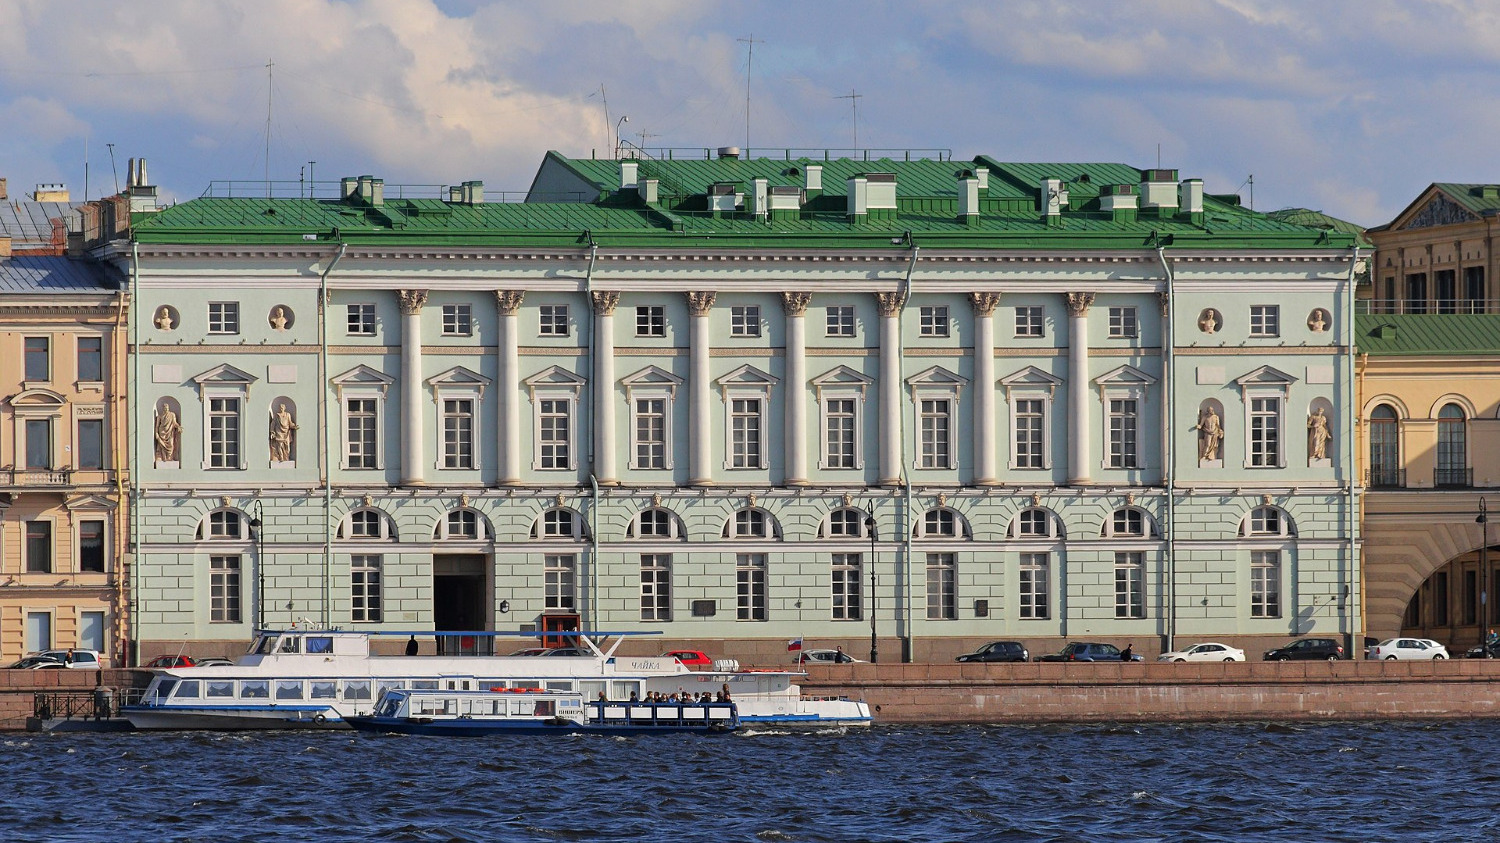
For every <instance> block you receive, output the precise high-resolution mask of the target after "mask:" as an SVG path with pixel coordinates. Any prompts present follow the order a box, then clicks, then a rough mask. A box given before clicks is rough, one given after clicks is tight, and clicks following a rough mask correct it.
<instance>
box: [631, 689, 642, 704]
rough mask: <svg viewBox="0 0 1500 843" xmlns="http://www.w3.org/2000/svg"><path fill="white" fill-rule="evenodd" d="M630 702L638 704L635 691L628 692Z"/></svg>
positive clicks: (638, 700) (638, 698)
mask: <svg viewBox="0 0 1500 843" xmlns="http://www.w3.org/2000/svg"><path fill="white" fill-rule="evenodd" d="M630 701H631V702H640V697H639V696H637V695H636V693H635V691H631V692H630Z"/></svg>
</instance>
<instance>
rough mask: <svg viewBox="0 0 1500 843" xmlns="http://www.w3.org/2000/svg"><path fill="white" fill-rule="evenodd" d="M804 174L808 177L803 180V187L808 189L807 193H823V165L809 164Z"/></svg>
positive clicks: (814, 194)
mask: <svg viewBox="0 0 1500 843" xmlns="http://www.w3.org/2000/svg"><path fill="white" fill-rule="evenodd" d="M804 175H805V177H806V178H805V179H804V180H803V182H802V187H803V188H804V189H805V190H806V191H807V195H808V196H819V195H821V194H822V193H823V165H822V164H808V165H807V168H806V172H805V173H804Z"/></svg>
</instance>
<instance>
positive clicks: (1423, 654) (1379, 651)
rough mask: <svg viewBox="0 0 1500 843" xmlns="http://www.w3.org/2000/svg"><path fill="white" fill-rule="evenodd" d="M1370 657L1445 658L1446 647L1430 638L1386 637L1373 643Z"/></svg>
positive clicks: (1396, 658) (1400, 658) (1446, 654)
mask: <svg viewBox="0 0 1500 843" xmlns="http://www.w3.org/2000/svg"><path fill="white" fill-rule="evenodd" d="M1370 658H1372V659H1381V660H1384V661H1397V660H1407V659H1416V660H1421V659H1446V658H1448V648H1447V647H1444V646H1443V645H1442V644H1439V643H1438V642H1436V641H1433V640H1432V639H1431V638H1387V639H1385V640H1384V641H1382V642H1380V643H1379V644H1376V645H1375V647H1374V648H1373V649H1372V650H1371V655H1370Z"/></svg>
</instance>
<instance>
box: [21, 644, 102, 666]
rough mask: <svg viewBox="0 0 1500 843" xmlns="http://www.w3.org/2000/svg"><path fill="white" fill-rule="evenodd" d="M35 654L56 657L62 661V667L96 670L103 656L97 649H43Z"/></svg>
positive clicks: (49, 657) (43, 656) (48, 657)
mask: <svg viewBox="0 0 1500 843" xmlns="http://www.w3.org/2000/svg"><path fill="white" fill-rule="evenodd" d="M37 655H39V656H41V657H42V658H47V659H56V660H57V661H60V662H62V663H63V666H64V667H71V668H74V669H77V670H98V669H99V668H101V667H103V666H104V661H105V658H104V657H103V656H101V655H100V654H99V651H98V650H80V649H77V648H74V649H72V650H43V651H42V652H40V653H37Z"/></svg>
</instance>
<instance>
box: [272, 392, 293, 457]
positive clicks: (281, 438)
mask: <svg viewBox="0 0 1500 843" xmlns="http://www.w3.org/2000/svg"><path fill="white" fill-rule="evenodd" d="M296 430H297V422H296V421H294V420H293V419H292V414H291V413H290V412H288V411H287V408H286V403H285V402H282V403H281V404H280V405H278V406H277V408H276V412H274V413H272V414H271V461H272V462H291V459H292V445H293V436H294V434H295V432H296Z"/></svg>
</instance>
